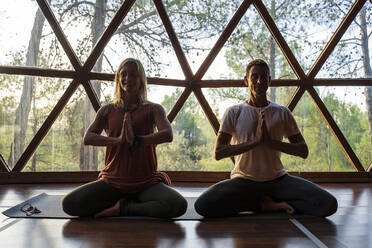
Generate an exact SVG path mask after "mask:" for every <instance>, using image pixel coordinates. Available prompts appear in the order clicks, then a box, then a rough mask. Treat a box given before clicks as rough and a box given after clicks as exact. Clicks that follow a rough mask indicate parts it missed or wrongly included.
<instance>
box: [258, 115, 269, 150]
mask: <svg viewBox="0 0 372 248" xmlns="http://www.w3.org/2000/svg"><path fill="white" fill-rule="evenodd" d="M254 142H255V143H256V144H257V145H266V146H269V144H270V143H271V137H270V134H269V131H268V130H267V127H266V121H265V112H264V111H261V112H260V116H259V118H258V124H257V129H256V135H255V138H254Z"/></svg>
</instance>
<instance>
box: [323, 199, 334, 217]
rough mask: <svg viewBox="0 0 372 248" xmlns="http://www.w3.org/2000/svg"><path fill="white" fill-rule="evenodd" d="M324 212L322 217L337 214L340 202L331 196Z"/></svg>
mask: <svg viewBox="0 0 372 248" xmlns="http://www.w3.org/2000/svg"><path fill="white" fill-rule="evenodd" d="M324 205H325V206H324V212H323V213H322V217H327V216H330V215H332V214H334V213H336V211H337V208H338V202H337V199H336V198H335V197H334V196H333V195H330V197H329V199H328V200H327V201H326V202H325V203H324Z"/></svg>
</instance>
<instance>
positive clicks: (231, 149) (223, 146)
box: [214, 132, 259, 160]
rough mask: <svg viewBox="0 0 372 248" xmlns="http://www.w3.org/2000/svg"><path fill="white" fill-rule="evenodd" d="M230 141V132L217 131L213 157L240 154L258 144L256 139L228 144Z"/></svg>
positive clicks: (218, 158)
mask: <svg viewBox="0 0 372 248" xmlns="http://www.w3.org/2000/svg"><path fill="white" fill-rule="evenodd" d="M230 141H231V135H230V134H227V133H223V132H218V135H217V140H216V144H215V147H214V158H215V159H216V160H220V159H223V158H227V157H231V156H235V155H239V154H242V153H244V152H246V151H249V150H251V149H253V148H254V147H256V146H257V145H259V141H258V140H254V141H251V142H244V143H241V144H237V145H230Z"/></svg>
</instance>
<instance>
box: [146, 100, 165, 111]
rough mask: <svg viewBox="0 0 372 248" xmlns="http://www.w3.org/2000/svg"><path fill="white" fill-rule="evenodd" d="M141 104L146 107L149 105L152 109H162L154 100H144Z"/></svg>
mask: <svg viewBox="0 0 372 248" xmlns="http://www.w3.org/2000/svg"><path fill="white" fill-rule="evenodd" d="M143 105H144V106H146V107H149V108H151V109H152V110H155V111H156V110H159V109H162V110H164V108H163V106H162V105H161V104H159V103H155V102H150V101H146V102H144V104H143Z"/></svg>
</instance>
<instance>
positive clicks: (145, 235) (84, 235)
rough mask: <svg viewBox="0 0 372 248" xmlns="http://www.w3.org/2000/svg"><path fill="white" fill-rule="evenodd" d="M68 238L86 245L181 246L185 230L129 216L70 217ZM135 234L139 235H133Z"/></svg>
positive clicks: (67, 225) (172, 225)
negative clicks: (131, 218) (88, 218)
mask: <svg viewBox="0 0 372 248" xmlns="http://www.w3.org/2000/svg"><path fill="white" fill-rule="evenodd" d="M63 237H64V239H69V240H71V239H73V240H75V241H77V242H82V244H84V245H83V247H127V246H136V247H164V248H165V247H169V248H171V247H179V246H180V244H181V243H183V242H184V239H185V232H184V229H183V228H182V227H181V226H180V225H179V224H177V223H176V222H172V221H159V220H154V221H149V220H128V219H125V220H124V219H90V220H80V219H79V220H70V221H68V222H66V223H65V225H64V226H63ZM133 237H135V238H133Z"/></svg>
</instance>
